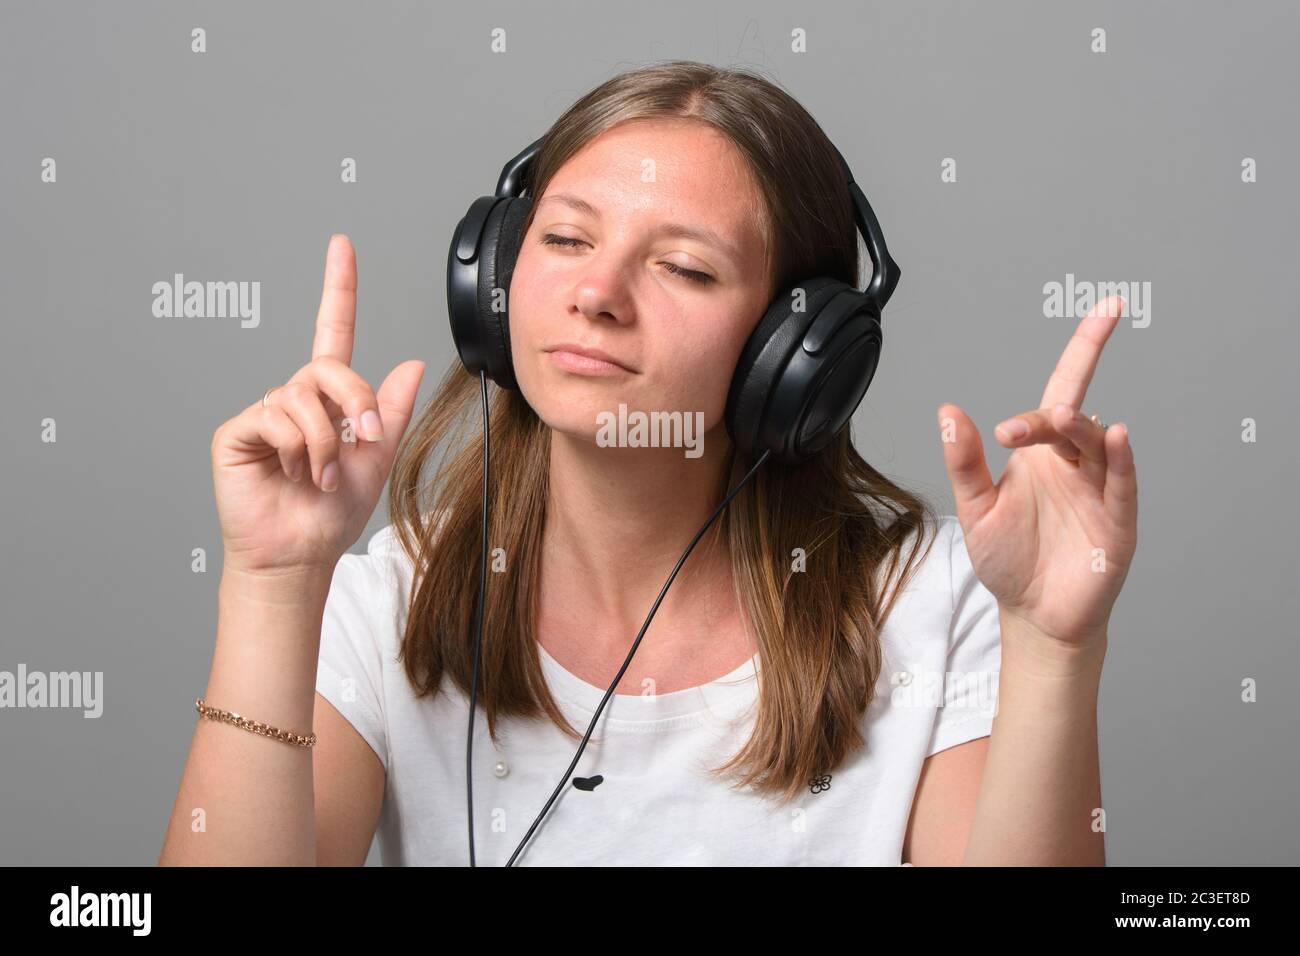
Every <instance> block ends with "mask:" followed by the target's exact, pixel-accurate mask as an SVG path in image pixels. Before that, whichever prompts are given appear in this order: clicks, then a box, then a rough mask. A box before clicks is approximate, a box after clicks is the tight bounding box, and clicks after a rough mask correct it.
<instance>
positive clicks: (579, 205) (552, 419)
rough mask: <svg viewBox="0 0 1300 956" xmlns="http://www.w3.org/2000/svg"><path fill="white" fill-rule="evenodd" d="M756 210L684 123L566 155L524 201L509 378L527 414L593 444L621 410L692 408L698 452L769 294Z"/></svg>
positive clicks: (719, 156) (646, 124) (742, 172)
mask: <svg viewBox="0 0 1300 956" xmlns="http://www.w3.org/2000/svg"><path fill="white" fill-rule="evenodd" d="M761 203H762V200H761V198H760V194H759V192H758V190H757V186H756V184H755V183H754V181H753V178H752V175H751V174H750V172H749V169H748V166H747V165H746V164H745V162H744V160H743V158H742V157H741V155H740V153H739V152H738V151H737V150H736V149H735V147H734V146H733V145H732V144H731V143H730V141H729V140H727V139H726V138H725V137H724V136H723V135H722V134H720V133H718V132H717V131H715V130H714V129H713V128H712V127H709V126H706V125H704V124H703V123H700V122H698V121H690V120H671V119H670V120H658V119H656V120H633V121H629V122H626V123H623V124H621V125H619V126H617V127H615V128H613V129H610V130H607V131H606V132H605V133H603V134H601V135H600V136H598V137H596V138H595V139H593V140H592V141H591V142H589V143H588V144H587V145H586V146H585V147H584V148H583V149H582V150H581V151H579V152H578V153H576V154H575V155H574V156H573V157H571V158H570V159H569V161H568V162H567V163H565V165H564V166H563V167H562V168H561V169H560V170H559V171H558V172H557V173H556V174H555V176H554V177H553V178H552V179H551V181H550V183H549V184H548V185H547V187H546V191H545V193H544V194H543V195H542V196H541V197H540V199H538V200H537V205H536V213H535V216H534V218H533V222H532V225H531V227H530V228H529V230H528V232H527V234H526V235H525V236H524V238H523V242H522V245H521V247H520V252H519V258H518V261H517V264H516V266H515V271H514V275H513V277H512V278H511V285H510V290H509V310H510V345H511V353H512V355H513V358H514V367H515V376H516V378H517V379H518V381H519V387H520V390H521V392H522V393H523V395H524V397H525V398H526V399H527V400H528V403H529V405H531V406H532V408H533V409H534V410H535V411H536V412H537V414H538V416H539V417H540V418H541V419H542V420H543V421H544V422H546V424H548V425H549V426H550V427H552V428H554V429H556V430H558V431H560V432H563V433H565V434H568V435H571V436H573V437H575V438H584V439H586V440H587V441H591V442H593V443H594V442H596V440H597V432H598V431H599V430H600V420H599V419H598V416H599V415H600V414H601V413H602V412H608V413H612V414H613V415H615V416H617V415H618V412H619V404H620V403H623V404H625V405H626V406H627V411H628V413H631V412H634V411H641V412H644V413H646V414H647V415H648V414H650V413H654V412H681V413H684V414H683V417H685V415H686V414H689V415H690V420H691V421H692V422H696V421H699V420H701V419H699V418H698V417H697V416H696V415H695V413H696V412H700V413H702V422H703V427H704V430H705V432H708V433H710V434H709V439H710V440H712V439H713V430H714V429H715V428H716V427H717V426H718V425H719V424H720V423H721V421H722V416H723V411H724V408H725V405H726V399H727V389H728V387H729V385H730V383H731V376H732V372H733V371H734V370H735V367H736V361H737V359H738V358H739V356H740V350H741V348H742V347H743V346H744V344H745V340H746V339H747V338H748V336H749V334H750V332H751V331H753V329H754V327H755V325H757V323H758V320H759V318H760V317H761V316H762V314H763V312H764V311H765V309H766V307H767V305H768V302H769V297H770V295H771V290H770V289H769V288H768V286H769V282H768V277H767V275H766V273H765V265H764V254H765V251H766V240H765V238H764V235H763V232H762V229H763V226H762V221H761V219H759V217H760V216H762V215H763V213H762V212H761V210H762V205H761ZM687 232H689V233H690V234H689V235H688V234H686V233H687ZM566 344H568V345H571V346H577V347H580V348H585V349H593V350H599V351H601V352H603V353H605V354H606V355H608V356H610V357H611V358H613V359H614V360H615V362H616V363H617V365H609V364H607V363H600V362H595V363H593V362H591V361H589V360H584V359H582V358H580V357H578V356H575V355H573V354H572V353H566V352H565V351H564V350H563V349H558V348H557V347H558V346H563V345H566ZM620 366H621V367H620ZM717 435H718V436H725V431H723V430H721V429H718V431H717ZM705 450H706V451H707V449H705Z"/></svg>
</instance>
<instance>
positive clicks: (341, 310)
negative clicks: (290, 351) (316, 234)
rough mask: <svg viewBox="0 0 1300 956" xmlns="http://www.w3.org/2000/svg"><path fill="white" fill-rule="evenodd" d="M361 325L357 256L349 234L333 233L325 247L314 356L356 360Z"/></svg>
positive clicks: (345, 360)
mask: <svg viewBox="0 0 1300 956" xmlns="http://www.w3.org/2000/svg"><path fill="white" fill-rule="evenodd" d="M356 328H357V256H356V253H355V252H354V251H353V249H352V242H351V241H350V240H349V239H348V237H347V236H345V235H343V234H341V233H340V234H338V235H334V236H331V237H330V244H329V248H328V249H327V250H326V251H325V286H324V288H322V289H321V294H320V310H319V311H318V312H317V313H316V340H315V341H314V342H313V343H312V347H311V357H312V358H313V359H314V358H317V357H318V356H321V355H328V356H331V357H332V358H336V359H338V360H339V361H340V362H342V363H343V364H344V365H351V364H352V341H353V338H354V336H355V334H356Z"/></svg>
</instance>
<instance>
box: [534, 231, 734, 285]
mask: <svg viewBox="0 0 1300 956" xmlns="http://www.w3.org/2000/svg"><path fill="white" fill-rule="evenodd" d="M541 243H542V245H544V246H564V247H569V248H571V247H573V246H580V245H582V246H585V245H588V243H587V242H585V241H584V240H582V239H575V238H574V237H573V236H561V235H557V234H556V233H553V232H548V233H545V234H544V235H543V236H542V238H541ZM660 265H662V266H663V267H664V268H665V269H667V270H668V271H669V272H671V273H672V274H673V275H678V276H681V277H682V278H684V279H688V280H690V281H691V282H694V283H696V284H698V285H708V284H709V283H710V282H713V281H714V279H713V276H711V275H709V274H708V273H707V272H697V271H696V270H694V269H684V268H682V267H681V266H679V265H677V263H675V262H663V263H660Z"/></svg>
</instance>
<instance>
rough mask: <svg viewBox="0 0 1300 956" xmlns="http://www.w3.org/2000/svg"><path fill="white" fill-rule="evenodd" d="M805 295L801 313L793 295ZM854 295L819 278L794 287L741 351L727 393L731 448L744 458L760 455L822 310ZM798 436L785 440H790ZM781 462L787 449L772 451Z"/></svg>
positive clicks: (771, 309) (840, 284)
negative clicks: (785, 381) (793, 363)
mask: <svg viewBox="0 0 1300 956" xmlns="http://www.w3.org/2000/svg"><path fill="white" fill-rule="evenodd" d="M799 290H802V293H803V302H802V305H803V309H802V310H801V311H798V312H796V311H795V310H794V296H795V293H796V292H797V291H799ZM846 290H847V291H850V292H856V290H854V289H853V288H851V287H850V286H849V285H847V284H845V283H844V282H841V281H840V280H838V279H830V278H827V277H825V276H820V277H818V278H815V279H809V280H807V281H805V282H800V283H798V284H797V285H793V286H790V287H788V288H786V289H784V290H782V291H781V292H780V293H779V294H778V295H776V296H775V297H774V298H773V299H772V302H771V304H770V305H769V306H768V308H767V311H766V312H765V313H764V314H763V317H762V318H761V319H760V320H759V322H758V325H757V326H755V327H754V331H753V332H752V333H750V336H749V340H748V341H746V343H745V347H744V348H743V349H741V352H740V358H739V359H738V360H737V362H736V371H735V373H734V374H733V375H732V379H731V388H730V389H729V390H728V392H727V409H726V413H725V419H726V424H727V434H728V435H729V436H731V441H732V444H734V445H735V446H736V448H737V450H738V451H740V452H741V453H742V454H743V455H745V456H750V455H757V454H758V453H759V452H761V451H763V449H764V448H765V447H768V446H767V445H762V446H761V447H760V444H761V435H762V434H763V432H764V431H765V430H770V429H765V424H766V423H765V421H764V416H765V414H766V412H767V410H768V409H769V408H770V407H771V402H772V398H773V395H774V393H775V392H776V389H777V385H778V383H779V382H780V381H781V378H782V375H783V373H784V372H785V369H786V366H787V365H788V364H789V362H790V359H791V356H792V355H793V354H794V353H795V351H796V350H798V349H799V348H800V347H801V345H802V344H803V337H804V333H805V332H807V330H808V327H809V326H810V325H811V324H812V322H813V320H814V319H816V317H817V315H818V314H819V313H820V312H821V310H822V307H823V306H825V304H826V303H827V302H829V301H830V300H831V299H833V298H834V297H835V296H837V295H839V294H840V293H841V292H844V291H846ZM793 437H794V436H785V438H787V439H791V438H793ZM772 453H773V454H774V455H776V456H777V457H778V458H785V457H786V450H784V449H779V448H775V447H774V448H772Z"/></svg>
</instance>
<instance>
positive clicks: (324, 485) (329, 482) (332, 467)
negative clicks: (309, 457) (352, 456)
mask: <svg viewBox="0 0 1300 956" xmlns="http://www.w3.org/2000/svg"><path fill="white" fill-rule="evenodd" d="M338 486H339V466H338V462H335V461H332V462H330V463H329V464H328V465H326V466H325V467H324V468H323V469H321V473H320V487H321V490H322V491H333V490H334V489H335V488H337V487H338Z"/></svg>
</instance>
